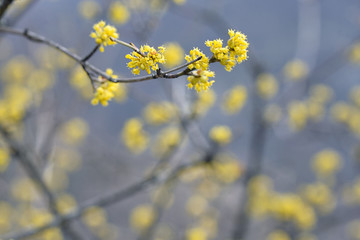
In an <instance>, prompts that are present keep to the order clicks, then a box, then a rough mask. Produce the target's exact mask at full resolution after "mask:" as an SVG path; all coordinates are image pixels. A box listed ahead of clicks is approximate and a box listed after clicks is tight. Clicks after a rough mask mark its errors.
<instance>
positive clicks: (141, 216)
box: [130, 205, 156, 233]
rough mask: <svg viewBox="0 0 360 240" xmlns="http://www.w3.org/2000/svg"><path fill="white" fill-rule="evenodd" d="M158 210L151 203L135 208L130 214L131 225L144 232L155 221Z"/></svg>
mask: <svg viewBox="0 0 360 240" xmlns="http://www.w3.org/2000/svg"><path fill="white" fill-rule="evenodd" d="M155 217H156V212H155V211H154V209H153V208H152V207H151V206H149V205H139V206H137V207H136V208H134V209H133V211H132V212H131V216H130V224H131V227H132V228H133V229H134V230H135V231H137V232H140V233H141V232H143V231H145V230H146V229H148V227H150V225H151V224H152V223H153V221H154V220H155Z"/></svg>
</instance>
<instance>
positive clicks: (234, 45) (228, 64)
mask: <svg viewBox="0 0 360 240" xmlns="http://www.w3.org/2000/svg"><path fill="white" fill-rule="evenodd" d="M229 36H230V39H229V40H228V42H227V46H225V47H223V42H222V40H221V39H216V40H213V41H209V40H208V41H206V42H205V45H206V46H208V47H210V51H211V52H212V53H213V58H214V59H216V60H217V61H219V62H220V63H221V64H222V65H224V66H225V69H226V71H231V70H232V68H233V67H234V66H235V65H236V63H241V62H242V61H244V60H246V59H247V58H248V55H247V51H248V50H247V48H248V46H249V43H248V42H247V40H246V35H245V34H242V33H241V32H235V31H234V30H229Z"/></svg>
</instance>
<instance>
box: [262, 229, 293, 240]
mask: <svg viewBox="0 0 360 240" xmlns="http://www.w3.org/2000/svg"><path fill="white" fill-rule="evenodd" d="M266 240H291V238H290V236H289V235H288V234H287V233H286V232H284V231H282V230H276V231H273V232H271V233H270V234H269V235H268V236H267V238H266Z"/></svg>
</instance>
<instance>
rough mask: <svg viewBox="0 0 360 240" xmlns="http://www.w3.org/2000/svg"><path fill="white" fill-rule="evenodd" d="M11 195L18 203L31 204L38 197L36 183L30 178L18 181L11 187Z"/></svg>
mask: <svg viewBox="0 0 360 240" xmlns="http://www.w3.org/2000/svg"><path fill="white" fill-rule="evenodd" d="M11 194H12V196H13V197H14V198H15V199H16V200H18V201H24V202H29V201H31V200H33V199H35V198H36V197H37V196H38V194H39V193H38V192H37V188H36V185H35V183H34V182H33V181H32V180H30V179H28V178H21V179H17V180H16V181H15V182H14V183H13V184H12V186H11Z"/></svg>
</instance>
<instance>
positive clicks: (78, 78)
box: [69, 66, 93, 99]
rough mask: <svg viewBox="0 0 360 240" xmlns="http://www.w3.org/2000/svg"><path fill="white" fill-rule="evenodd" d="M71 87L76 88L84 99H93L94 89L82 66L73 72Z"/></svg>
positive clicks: (70, 79)
mask: <svg viewBox="0 0 360 240" xmlns="http://www.w3.org/2000/svg"><path fill="white" fill-rule="evenodd" d="M69 81H70V85H71V87H72V88H74V89H75V90H76V91H77V92H78V93H79V94H80V95H81V97H83V98H84V99H91V98H92V96H93V94H92V89H91V83H90V80H89V77H88V76H87V75H86V73H85V71H84V69H83V68H82V67H81V66H77V67H76V68H74V70H73V71H72V72H71V75H70V78H69Z"/></svg>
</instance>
